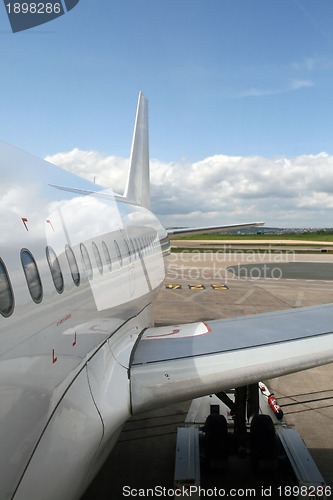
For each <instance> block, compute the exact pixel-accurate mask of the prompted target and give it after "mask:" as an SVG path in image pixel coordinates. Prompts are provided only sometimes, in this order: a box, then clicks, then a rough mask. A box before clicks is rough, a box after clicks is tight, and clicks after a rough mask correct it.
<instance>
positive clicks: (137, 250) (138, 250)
mask: <svg viewBox="0 0 333 500" xmlns="http://www.w3.org/2000/svg"><path fill="white" fill-rule="evenodd" d="M134 246H135V251H136V253H137V254H138V255H139V252H140V249H139V244H138V241H137V239H136V238H134Z"/></svg>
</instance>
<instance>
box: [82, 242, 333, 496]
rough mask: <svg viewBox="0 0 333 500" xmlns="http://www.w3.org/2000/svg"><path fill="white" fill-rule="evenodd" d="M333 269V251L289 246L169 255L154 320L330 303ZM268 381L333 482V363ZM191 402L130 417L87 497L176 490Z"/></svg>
mask: <svg viewBox="0 0 333 500" xmlns="http://www.w3.org/2000/svg"><path fill="white" fill-rule="evenodd" d="M263 249H264V250H265V248H264V247H263ZM264 266H266V268H265V267H264ZM296 268H297V273H296V276H295V269H296ZM332 268H333V254H332V253H319V254H304V253H302V254H298V253H296V252H294V251H293V250H291V249H290V251H288V252H285V251H284V252H282V251H281V252H279V251H274V252H272V251H270V250H269V249H266V250H265V251H264V252H263V253H260V254H258V253H255V252H239V251H237V252H235V253H222V252H221V253H213V252H209V251H208V252H207V253H199V252H194V253H190V252H182V253H172V254H171V256H170V258H169V262H168V266H167V270H166V271H167V274H166V279H165V282H164V284H163V287H162V289H161V291H160V293H159V295H158V297H157V299H156V301H155V303H154V304H153V311H154V317H155V322H156V324H157V325H165V324H177V323H186V322H194V321H200V320H209V319H218V318H228V317H234V316H243V315H249V314H257V313H261V312H270V311H277V310H284V309H290V308H295V307H305V306H312V305H320V304H326V303H331V302H333V276H332ZM279 269H280V271H281V273H280V272H279ZM265 270H266V274H265ZM237 271H242V272H237ZM289 271H290V272H289ZM332 322H333V318H332ZM264 382H266V383H267V385H268V386H269V387H270V390H271V391H272V392H274V395H275V397H276V399H277V401H278V403H279V404H280V406H281V407H282V408H283V411H284V415H285V420H286V422H287V424H288V425H289V426H292V427H295V428H296V429H297V431H298V432H299V434H300V435H301V437H302V439H303V440H304V442H305V444H306V445H307V447H308V449H309V451H310V453H311V455H312V457H313V459H314V460H315V462H316V464H317V466H318V468H319V470H320V472H321V474H322V476H323V478H324V480H325V482H326V484H327V485H328V486H330V487H332V488H333V364H330V365H326V366H323V367H317V368H314V369H311V370H307V371H303V372H299V373H297V374H293V375H288V376H284V377H279V378H276V379H273V380H269V381H264ZM189 405H190V402H186V403H179V404H175V405H171V406H169V407H167V408H163V409H159V410H155V411H152V412H148V413H145V414H142V415H140V416H137V417H135V418H132V419H131V420H130V421H128V422H127V423H126V424H125V426H124V429H123V432H122V434H121V436H120V439H119V441H118V443H117V445H116V446H115V448H114V449H113V451H112V453H111V455H110V457H109V458H108V460H107V461H106V463H105V465H104V467H103V468H102V470H101V471H100V473H99V475H98V476H97V477H96V479H95V481H94V482H93V483H92V485H91V486H90V488H89V489H88V490H87V492H86V493H85V495H84V496H83V497H82V500H92V499H94V500H96V499H100V500H104V499H108V500H109V499H110V498H115V499H120V498H125V497H126V496H128V495H127V493H128V492H131V495H132V496H135V495H136V496H140V491H141V492H142V493H143V494H142V495H141V496H144V493H145V494H146V496H147V492H148V489H149V488H150V489H152V488H155V487H165V488H173V473H174V462H175V449H176V432H177V427H178V426H180V425H182V424H183V423H184V421H185V417H186V413H187V411H188V408H189ZM235 484H237V477H236V478H235ZM125 487H127V489H126V488H125ZM165 492H166V493H167V490H166V491H165ZM161 496H167V494H165V495H161ZM243 496H244V495H243ZM270 496H271V497H272V498H273V496H272V495H270ZM155 497H156V496H153V498H155Z"/></svg>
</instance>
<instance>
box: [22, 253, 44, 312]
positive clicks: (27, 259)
mask: <svg viewBox="0 0 333 500" xmlns="http://www.w3.org/2000/svg"><path fill="white" fill-rule="evenodd" d="M21 262H22V267H23V271H24V274H25V278H26V280H27V285H28V288H29V292H30V295H31V298H32V300H33V301H34V302H36V304H39V303H40V302H41V301H42V298H43V288H42V282H41V280H40V276H39V272H38V268H37V264H36V261H35V259H34V258H33V256H32V254H31V252H29V250H26V249H23V250H21Z"/></svg>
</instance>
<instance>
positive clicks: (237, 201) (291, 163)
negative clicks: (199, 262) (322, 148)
mask: <svg viewBox="0 0 333 500" xmlns="http://www.w3.org/2000/svg"><path fill="white" fill-rule="evenodd" d="M47 160H48V161H51V162H52V163H56V164H58V165H59V166H61V167H63V168H66V169H68V170H70V171H71V172H73V173H76V174H79V175H82V176H83V177H85V178H88V179H89V180H92V179H93V178H94V176H96V182H98V184H101V185H103V186H105V187H112V188H113V189H114V190H115V191H117V192H120V193H122V192H123V189H124V185H125V182H126V178H127V171H128V164H129V160H128V159H124V158H117V157H113V156H110V157H106V156H103V155H101V154H100V153H97V152H94V151H80V150H78V149H74V150H73V151H70V152H68V153H59V154H57V155H54V156H52V157H48V158H47ZM151 194H152V209H153V211H154V212H155V213H156V214H158V215H159V216H160V218H161V220H162V222H163V223H164V224H165V225H166V226H181V225H187V226H192V225H193V226H196V225H202V224H205V225H206V224H212V225H213V224H218V223H225V224H228V223H240V222H251V221H260V220H264V221H265V222H266V225H268V226H290V227H292V226H299V227H309V226H312V227H324V226H330V227H331V226H332V225H333V223H332V220H333V217H332V216H333V156H330V155H328V154H327V153H320V154H317V155H301V156H298V157H294V158H285V157H280V158H274V159H271V158H264V157H261V156H249V157H241V156H226V155H215V156H211V157H208V158H205V159H203V160H201V161H198V162H195V163H189V162H186V161H185V160H183V161H179V162H170V163H166V162H162V161H159V160H156V159H153V160H151Z"/></svg>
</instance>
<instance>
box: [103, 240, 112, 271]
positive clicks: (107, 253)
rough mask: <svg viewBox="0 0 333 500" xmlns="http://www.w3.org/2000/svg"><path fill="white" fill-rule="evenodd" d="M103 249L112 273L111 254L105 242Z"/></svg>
mask: <svg viewBox="0 0 333 500" xmlns="http://www.w3.org/2000/svg"><path fill="white" fill-rule="evenodd" d="M102 248H103V252H104V257H105V260H106V263H107V265H108V268H109V271H111V269H112V262H111V257H110V252H109V249H108V247H107V246H106V243H105V241H102Z"/></svg>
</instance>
